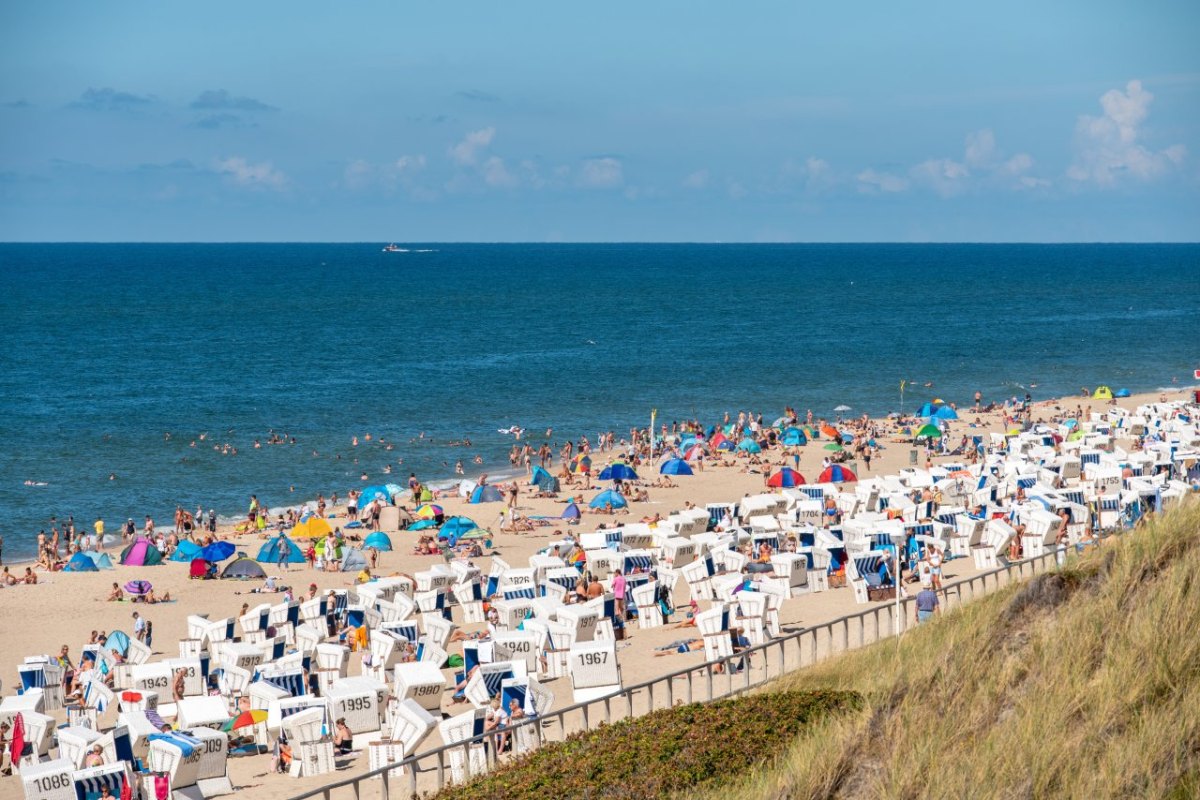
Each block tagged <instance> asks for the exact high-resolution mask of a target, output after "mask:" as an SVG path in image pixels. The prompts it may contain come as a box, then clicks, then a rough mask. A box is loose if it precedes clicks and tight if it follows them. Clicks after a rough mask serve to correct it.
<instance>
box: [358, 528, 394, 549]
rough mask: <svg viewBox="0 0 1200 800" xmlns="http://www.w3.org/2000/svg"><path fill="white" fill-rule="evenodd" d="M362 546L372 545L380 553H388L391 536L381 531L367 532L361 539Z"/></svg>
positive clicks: (390, 546) (390, 547)
mask: <svg viewBox="0 0 1200 800" xmlns="http://www.w3.org/2000/svg"><path fill="white" fill-rule="evenodd" d="M363 547H374V548H375V549H376V550H378V551H380V552H381V553H390V552H391V551H392V537H390V536H388V535H387V534H386V533H384V532H383V531H375V532H374V533H369V534H367V538H366V539H364V540H363Z"/></svg>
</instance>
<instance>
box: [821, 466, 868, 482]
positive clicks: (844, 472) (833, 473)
mask: <svg viewBox="0 0 1200 800" xmlns="http://www.w3.org/2000/svg"><path fill="white" fill-rule="evenodd" d="M856 480H858V476H857V475H855V474H854V473H853V472H851V471H850V470H849V469H848V468H846V467H843V466H842V465H841V464H833V465H831V466H828V467H826V468H825V471H824V472H822V473H821V475H820V477H819V478H817V483H846V482H849V481H856Z"/></svg>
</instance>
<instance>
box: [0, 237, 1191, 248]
mask: <svg viewBox="0 0 1200 800" xmlns="http://www.w3.org/2000/svg"><path fill="white" fill-rule="evenodd" d="M381 241H383V240H369V239H357V240H354V239H328V240H320V239H228V240H200V239H163V240H153V239H143V240H136V239H127V240H100V239H61V240H37V239H10V240H0V246H3V245H152V244H153V245H162V244H166V245H182V244H186V245H230V244H246V245H250V244H253V245H284V244H292V245H295V244H311V245H327V244H337V245H372V246H374V245H378V244H379V243H380V242H381ZM405 244H410V245H412V244H416V245H429V244H435V245H525V246H528V245H544V246H556V245H712V246H748V245H751V246H756V247H780V246H792V245H893V246H894V245H903V246H909V247H923V246H928V245H989V246H990V245H1039V246H1056V245H1197V244H1200V240H1197V241H1192V240H1161V239H1160V240H1083V239H1077V240H1069V239H1068V240H1061V241H1036V240H992V241H988V240H977V241H934V240H930V241H924V242H906V241H896V240H885V239H880V240H874V239H872V240H863V241H816V240H795V241H785V242H756V241H736V240H730V241H721V240H710V241H703V240H687V239H678V240H650V239H629V240H623V241H603V240H586V239H579V240H570V241H560V242H551V241H544V240H542V241H536V240H517V239H512V240H509V239H446V240H435V239H430V240H408V241H407V242H405Z"/></svg>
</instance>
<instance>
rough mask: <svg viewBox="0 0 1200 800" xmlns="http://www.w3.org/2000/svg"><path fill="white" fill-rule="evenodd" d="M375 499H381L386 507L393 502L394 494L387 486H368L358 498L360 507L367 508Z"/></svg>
mask: <svg viewBox="0 0 1200 800" xmlns="http://www.w3.org/2000/svg"><path fill="white" fill-rule="evenodd" d="M375 499H379V500H381V501H382V502H383V503H384V505H388V504H390V503H391V502H392V493H391V492H389V491H388V487H386V486H368V487H367V488H365V489H363V491H362V494H360V495H359V496H358V507H359V508H366V507H367V503H370V502H371V501H372V500H375Z"/></svg>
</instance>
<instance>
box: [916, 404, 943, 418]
mask: <svg viewBox="0 0 1200 800" xmlns="http://www.w3.org/2000/svg"><path fill="white" fill-rule="evenodd" d="M937 411H938V407H937V405H935V404H933V403H925V404H923V405H922V406H921V407H920V408H918V409H917V416H918V417H932V416H933V415H934V414H936V413H937Z"/></svg>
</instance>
